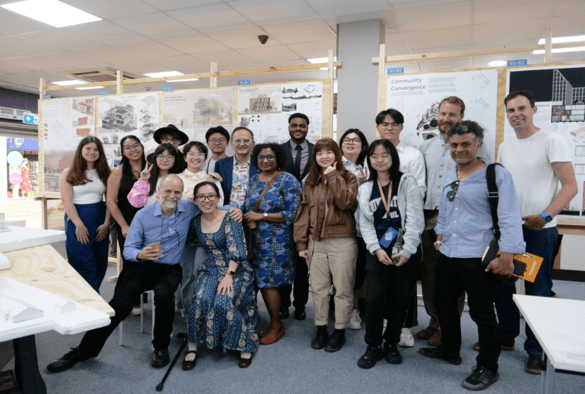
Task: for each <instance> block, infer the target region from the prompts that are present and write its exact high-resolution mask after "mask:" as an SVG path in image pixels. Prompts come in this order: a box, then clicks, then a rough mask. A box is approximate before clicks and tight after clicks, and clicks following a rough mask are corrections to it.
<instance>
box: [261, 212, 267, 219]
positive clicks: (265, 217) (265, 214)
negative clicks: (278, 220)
mask: <svg viewBox="0 0 585 394" xmlns="http://www.w3.org/2000/svg"><path fill="white" fill-rule="evenodd" d="M263 216H264V217H263V218H262V220H264V221H266V220H268V214H267V213H266V212H264V215H263Z"/></svg>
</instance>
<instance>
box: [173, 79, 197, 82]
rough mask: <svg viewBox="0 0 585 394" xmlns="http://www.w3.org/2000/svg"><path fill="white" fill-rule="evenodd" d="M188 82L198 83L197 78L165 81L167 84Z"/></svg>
mask: <svg viewBox="0 0 585 394" xmlns="http://www.w3.org/2000/svg"><path fill="white" fill-rule="evenodd" d="M189 81H199V78H185V79H171V80H167V82H189Z"/></svg>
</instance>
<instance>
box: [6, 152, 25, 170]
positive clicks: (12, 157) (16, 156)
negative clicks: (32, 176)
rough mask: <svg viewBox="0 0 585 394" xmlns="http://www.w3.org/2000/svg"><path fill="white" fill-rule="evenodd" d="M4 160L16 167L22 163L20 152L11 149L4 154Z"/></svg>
mask: <svg viewBox="0 0 585 394" xmlns="http://www.w3.org/2000/svg"><path fill="white" fill-rule="evenodd" d="M6 160H7V161H8V164H10V165H11V166H15V167H18V166H20V165H21V164H22V161H23V157H22V154H21V153H20V152H16V151H12V152H10V153H9V154H8V156H6Z"/></svg>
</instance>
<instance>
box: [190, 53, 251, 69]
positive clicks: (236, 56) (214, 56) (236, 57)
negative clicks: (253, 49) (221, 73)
mask: <svg viewBox="0 0 585 394" xmlns="http://www.w3.org/2000/svg"><path fill="white" fill-rule="evenodd" d="M193 57H194V58H196V59H199V60H201V61H203V62H206V63H211V62H217V65H218V68H219V67H229V69H230V70H235V69H239V68H242V67H239V66H238V65H242V64H247V65H250V64H254V65H255V66H254V67H259V66H258V62H257V61H256V59H251V58H248V57H246V56H244V55H242V54H241V53H239V52H237V51H234V50H231V51H220V52H207V53H197V54H195V55H193ZM234 66H235V67H234ZM246 68H247V67H246ZM222 69H224V70H225V68H222Z"/></svg>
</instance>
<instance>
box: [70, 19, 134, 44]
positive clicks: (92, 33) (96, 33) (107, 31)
mask: <svg viewBox="0 0 585 394" xmlns="http://www.w3.org/2000/svg"><path fill="white" fill-rule="evenodd" d="M60 30H64V31H70V32H73V33H75V34H79V35H80V36H84V37H88V38H90V39H92V40H94V41H97V42H101V43H102V44H107V45H112V44H124V43H128V42H136V41H140V40H144V36H142V35H140V34H137V33H135V32H133V31H130V30H128V29H125V28H123V27H121V26H118V25H117V24H115V23H113V22H110V21H99V22H94V23H87V24H85V25H78V26H70V27H64V28H62V29H60Z"/></svg>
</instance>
